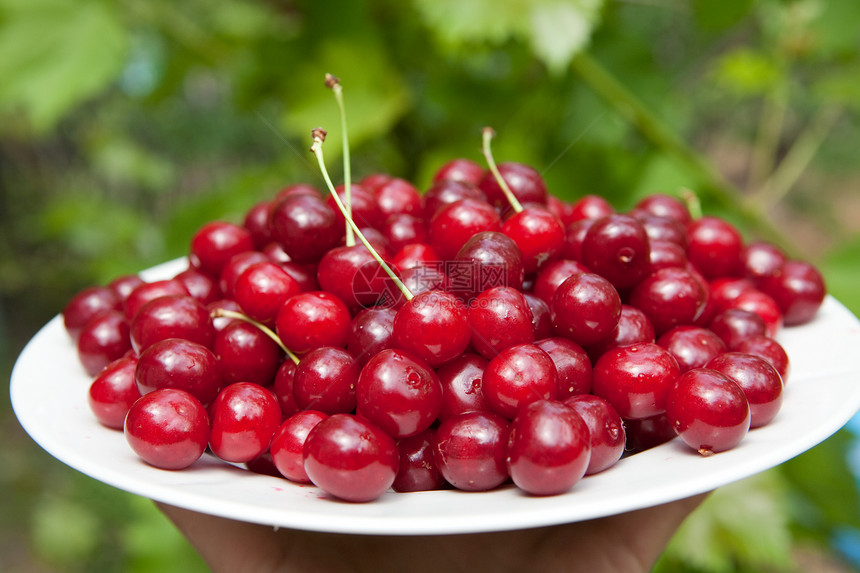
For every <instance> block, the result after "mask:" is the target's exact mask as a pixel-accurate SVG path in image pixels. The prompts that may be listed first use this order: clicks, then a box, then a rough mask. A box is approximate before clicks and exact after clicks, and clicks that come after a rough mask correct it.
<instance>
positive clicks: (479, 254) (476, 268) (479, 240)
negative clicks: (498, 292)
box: [445, 231, 525, 300]
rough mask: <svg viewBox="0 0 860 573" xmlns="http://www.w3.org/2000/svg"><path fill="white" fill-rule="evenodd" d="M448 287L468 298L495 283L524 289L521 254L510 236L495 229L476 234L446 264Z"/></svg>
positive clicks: (494, 285) (493, 285) (495, 284)
mask: <svg viewBox="0 0 860 573" xmlns="http://www.w3.org/2000/svg"><path fill="white" fill-rule="evenodd" d="M445 274H446V275H447V277H448V283H447V284H448V290H450V291H451V292H454V293H456V294H458V295H460V296H461V298H463V299H464V300H470V299H472V298H474V297H475V296H477V295H478V294H480V293H481V292H483V291H485V290H487V289H489V288H492V287H496V286H506V287H510V288H514V289H522V288H523V279H524V277H525V271H524V267H523V259H522V254H521V253H520V249H519V247H517V244H516V243H515V242H514V240H513V239H511V238H510V237H508V236H507V235H505V234H503V233H500V232H496V231H484V232H480V233H475V234H474V235H472V236H471V237H470V238H469V240H468V241H466V242H465V244H464V245H463V246H462V247H461V248H460V250H459V251H458V252H457V256H456V257H455V259H454V260H453V261H449V262H448V263H447V264H446V265H445Z"/></svg>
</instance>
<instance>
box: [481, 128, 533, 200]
mask: <svg viewBox="0 0 860 573" xmlns="http://www.w3.org/2000/svg"><path fill="white" fill-rule="evenodd" d="M494 135H496V132H495V131H493V128H492V127H485V128H484V146H483V150H484V157H485V158H486V160H487V165H489V166H490V171H491V172H492V173H493V177H495V178H496V181H497V182H498V184H499V187H501V188H502V192H503V193H504V194H505V197H507V198H508V203H510V204H511V207H512V208H513V210H514V212H515V213H519V212H520V211H522V210H523V206H522V205H521V204H520V202H519V200H518V199H517V197H516V195H514V192H513V191H511V188H510V187H508V182H507V181H505V179H504V177H502V174H501V173H499V168H498V167H496V161H495V160H494V159H493V151H492V150H491V149H490V140H491V139H493V136H494Z"/></svg>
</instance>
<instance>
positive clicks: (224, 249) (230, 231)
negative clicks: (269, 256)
mask: <svg viewBox="0 0 860 573" xmlns="http://www.w3.org/2000/svg"><path fill="white" fill-rule="evenodd" d="M251 250H254V239H253V238H252V237H251V233H250V232H249V231H248V230H247V229H245V228H244V227H241V226H239V225H236V224H233V223H228V222H226V221H212V222H210V223H206V224H204V225H203V226H202V227H200V228H199V229H198V230H197V232H196V233H194V236H193V237H192V238H191V250H190V253H189V255H188V260H189V262H190V263H191V265H192V266H194V267H196V268H198V269H200V270H202V271H203V272H205V273H208V274H210V275H212V276H213V277H217V276H219V275H220V274H221V269H223V268H224V265H226V264H227V261H229V260H230V257H232V256H233V255H235V254H236V253H241V252H243V251H251Z"/></svg>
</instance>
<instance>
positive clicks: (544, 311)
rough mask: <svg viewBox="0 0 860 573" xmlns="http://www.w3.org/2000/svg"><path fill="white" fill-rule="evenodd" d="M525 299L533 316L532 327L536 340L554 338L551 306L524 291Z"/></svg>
mask: <svg viewBox="0 0 860 573" xmlns="http://www.w3.org/2000/svg"><path fill="white" fill-rule="evenodd" d="M523 297H524V298H525V299H526V303H527V304H528V305H529V311H530V312H531V314H532V327H533V328H534V332H535V335H534V338H535V340H539V339H541V338H549V337H550V336H552V335H553V329H552V313H551V312H550V309H549V305H548V304H547V303H545V302H544V301H543V299H540V298H538V297H537V296H535V294H534V293H531V292H527V291H524V292H523Z"/></svg>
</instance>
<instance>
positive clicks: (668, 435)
mask: <svg viewBox="0 0 860 573" xmlns="http://www.w3.org/2000/svg"><path fill="white" fill-rule="evenodd" d="M624 431H625V432H626V434H627V444H626V445H625V449H627V450H629V451H631V452H642V451H645V450H648V449H650V448H653V447H656V446H659V445H660V444H665V443H666V442H668V441H670V440H673V439H675V438H676V437H677V434H676V433H675V429H674V428H673V427H672V425H671V424H670V423H669V419H668V418H666V413H665V412H664V413H662V414H657V415H656V416H651V417H650V418H642V419H641V420H624Z"/></svg>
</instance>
